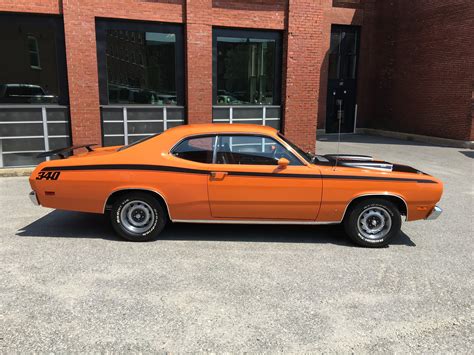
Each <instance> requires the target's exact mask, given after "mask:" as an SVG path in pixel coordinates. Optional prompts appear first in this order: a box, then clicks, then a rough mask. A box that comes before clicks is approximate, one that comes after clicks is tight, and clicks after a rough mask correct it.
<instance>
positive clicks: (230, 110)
mask: <svg viewBox="0 0 474 355" xmlns="http://www.w3.org/2000/svg"><path fill="white" fill-rule="evenodd" d="M212 108H213V109H227V110H228V116H229V118H213V120H212V121H213V122H228V123H236V122H248V121H262V126H265V125H266V124H267V122H269V121H280V117H268V116H267V109H278V110H279V109H281V106H276V105H214V106H213V107H212ZM247 109H250V110H251V109H261V110H262V115H261V117H250V118H247V117H246V118H239V117H234V111H235V110H239V111H245V110H247Z"/></svg>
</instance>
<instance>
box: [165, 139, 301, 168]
mask: <svg viewBox="0 0 474 355" xmlns="http://www.w3.org/2000/svg"><path fill="white" fill-rule="evenodd" d="M222 136H247V137H259V138H265V139H272V140H274V141H275V142H277V143H279V144H281V145H282V146H283V148H285V149H286V150H287V151H288V153H289V154H291V155H292V156H293V157H295V158H296V160H298V161H299V162H300V164H298V165H289V166H307V165H308V162H307V161H306V160H305V159H303V158H302V157H300V156H299V154H295V152H294V151H293V148H292V147H291V146H290V145H289V144H288V143H287V142H285V141H284V140H282V139H281V138H280V137H278V138H276V137H273V136H268V135H265V134H261V133H239V132H225V133H199V134H193V135H190V136H186V137H183V138H181V139H180V140H179V141H178V142H176V143H175V144H174V145H173V146H172V147H171V148H170V150H169V151H168V154H170V155H172V156H173V157H175V158H177V159H182V160H185V161H191V162H193V163H198V164H206V165H209V164H211V165H216V166H219V165H223V164H217V163H216V160H217V143H218V142H219V139H220V137H222ZM206 137H216V140H215V142H214V145H213V147H212V161H211V163H201V162H197V161H194V160H188V159H184V158H180V157H178V156H176V155H174V154H173V151H174V150H175V149H176V148H177V147H178V146H179V145H180V144H181V143H182V142H184V141H185V140H188V139H194V138H206ZM230 165H239V166H273V165H259V164H230Z"/></svg>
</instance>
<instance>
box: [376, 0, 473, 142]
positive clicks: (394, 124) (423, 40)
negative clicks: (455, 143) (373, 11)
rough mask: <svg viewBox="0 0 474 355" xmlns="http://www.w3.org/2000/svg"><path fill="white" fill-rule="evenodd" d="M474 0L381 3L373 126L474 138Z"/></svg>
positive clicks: (377, 27)
mask: <svg viewBox="0 0 474 355" xmlns="http://www.w3.org/2000/svg"><path fill="white" fill-rule="evenodd" d="M473 29H474V3H473V2H472V0H449V1H448V0H431V1H411V0H403V1H402V0H400V1H390V2H388V1H387V2H378V3H377V24H376V31H377V39H376V41H377V51H376V54H377V58H376V61H377V66H376V70H375V73H376V82H375V95H374V97H373V105H374V114H373V116H372V117H371V118H370V120H369V121H368V122H367V125H368V126H369V127H372V128H379V129H385V130H393V131H402V132H407V133H414V134H422V135H428V136H436V137H443V138H451V139H458V140H472V139H473V135H472V124H473V118H472V92H473V85H474V46H473V43H474V36H473Z"/></svg>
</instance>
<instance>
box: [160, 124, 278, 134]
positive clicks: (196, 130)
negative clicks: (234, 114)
mask: <svg viewBox="0 0 474 355" xmlns="http://www.w3.org/2000/svg"><path fill="white" fill-rule="evenodd" d="M276 131H277V130H276V129H275V128H273V127H268V126H260V125H256V124H241V123H233V124H230V123H203V124H190V125H181V126H177V127H173V128H170V129H168V130H167V131H166V132H167V133H174V134H177V135H191V134H193V135H194V134H212V133H252V134H255V133H257V134H275V132H276Z"/></svg>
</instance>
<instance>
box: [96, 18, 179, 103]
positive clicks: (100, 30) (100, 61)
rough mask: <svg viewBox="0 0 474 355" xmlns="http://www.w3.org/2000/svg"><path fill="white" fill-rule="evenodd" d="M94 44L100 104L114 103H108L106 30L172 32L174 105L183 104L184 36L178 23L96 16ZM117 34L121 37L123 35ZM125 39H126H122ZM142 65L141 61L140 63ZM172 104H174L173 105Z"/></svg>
mask: <svg viewBox="0 0 474 355" xmlns="http://www.w3.org/2000/svg"><path fill="white" fill-rule="evenodd" d="M95 28H96V44H97V69H98V75H99V101H100V104H101V105H104V106H106V105H115V104H110V103H109V97H108V86H109V83H108V73H107V56H106V49H107V30H119V31H139V32H157V33H169V34H174V35H175V38H176V42H175V87H176V98H177V103H176V106H185V103H186V97H185V80H186V78H185V75H184V73H185V65H184V36H183V32H184V31H183V26H182V25H180V24H168V23H161V22H149V21H134V20H119V19H110V18H96V21H95ZM122 34H123V35H119V37H120V38H121V39H122V38H124V37H125V32H122ZM122 40H123V41H127V39H122ZM142 65H143V63H142ZM133 105H138V106H144V105H145V106H150V107H155V106H158V107H159V106H166V105H153V104H134V103H129V104H125V105H120V106H133ZM173 106H174V105H173Z"/></svg>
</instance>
